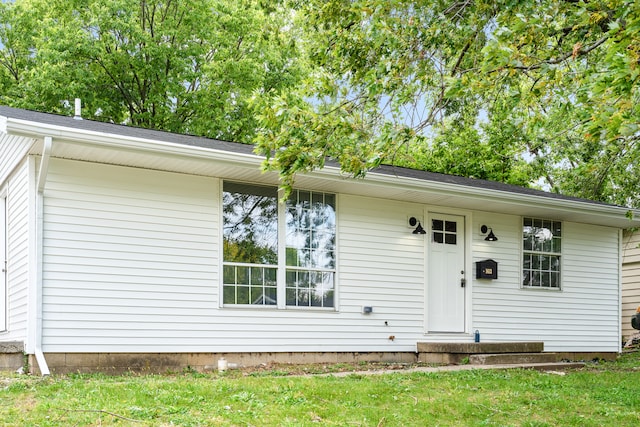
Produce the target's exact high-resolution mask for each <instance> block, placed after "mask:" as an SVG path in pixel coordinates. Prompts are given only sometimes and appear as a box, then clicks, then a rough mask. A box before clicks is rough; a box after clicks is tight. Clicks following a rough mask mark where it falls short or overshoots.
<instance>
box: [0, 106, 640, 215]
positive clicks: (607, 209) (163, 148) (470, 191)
mask: <svg viewBox="0 0 640 427" xmlns="http://www.w3.org/2000/svg"><path fill="white" fill-rule="evenodd" d="M0 125H2V126H1V127H2V129H0V130H3V131H5V132H6V133H10V134H14V135H20V136H27V137H32V138H33V137H35V138H43V137H45V136H51V137H53V138H60V139H62V140H64V141H66V142H72V143H77V144H82V145H100V146H103V147H111V148H121V149H126V150H134V151H136V150H140V151H151V152H158V153H161V154H164V155H179V156H183V157H190V158H202V159H212V160H219V161H224V162H228V163H231V164H236V165H242V166H245V167H260V165H261V163H262V162H263V160H264V157H262V156H259V155H257V154H246V153H238V152H230V151H226V150H221V149H215V148H210V147H199V146H194V145H182V144H179V143H172V142H165V141H159V140H157V139H150V138H139V137H132V136H128V135H122V134H117V133H104V132H97V131H91V130H86V129H74V128H70V127H68V126H60V125H53V124H47V123H41V122H35V121H31V120H24V119H15V118H11V117H2V118H0ZM307 175H308V176H312V177H318V178H324V179H327V178H329V179H333V180H336V181H338V180H339V181H344V180H345V179H347V178H346V177H345V175H344V174H343V173H342V172H341V170H340V168H339V167H336V166H325V167H324V168H323V169H320V170H316V171H313V172H310V173H307ZM365 180H366V183H368V184H376V185H382V186H393V187H400V186H402V187H403V188H408V189H413V190H420V191H425V190H426V191H434V192H437V193H441V194H447V195H456V196H459V197H466V198H473V199H478V200H485V201H486V202H487V203H490V202H491V201H495V202H501V203H510V204H514V205H519V206H527V205H531V204H533V203H535V204H536V205H537V206H541V207H546V208H551V209H553V208H555V209H558V208H559V209H561V210H568V209H572V210H574V211H576V210H579V211H580V212H582V213H585V214H590V215H596V216H601V217H609V218H611V217H614V218H616V219H620V217H621V216H626V215H627V214H628V212H631V213H632V214H633V220H629V227H634V226H638V225H640V210H638V209H632V208H626V207H621V206H614V205H606V204H598V203H592V202H589V201H581V200H574V199H571V200H566V199H559V198H551V197H546V196H544V195H535V194H519V193H516V192H508V191H503V190H496V189H485V188H481V187H474V186H469V185H464V184H451V183H446V182H438V181H431V180H421V179H417V178H413V177H405V176H403V177H398V176H395V175H387V174H384V173H377V172H375V171H371V172H369V173H367V175H366V178H365ZM634 222H635V223H634Z"/></svg>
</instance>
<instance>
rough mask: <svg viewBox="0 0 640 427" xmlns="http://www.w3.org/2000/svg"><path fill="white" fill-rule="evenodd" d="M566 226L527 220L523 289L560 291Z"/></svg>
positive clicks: (524, 231) (540, 220)
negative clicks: (563, 229)
mask: <svg viewBox="0 0 640 427" xmlns="http://www.w3.org/2000/svg"><path fill="white" fill-rule="evenodd" d="M561 224H562V223H561V222H559V221H550V220H542V219H533V218H524V222H523V230H522V231H523V232H522V235H523V250H524V253H523V268H522V270H523V271H522V273H523V278H522V284H523V286H531V287H543V288H559V287H560V254H561V251H562V225H561Z"/></svg>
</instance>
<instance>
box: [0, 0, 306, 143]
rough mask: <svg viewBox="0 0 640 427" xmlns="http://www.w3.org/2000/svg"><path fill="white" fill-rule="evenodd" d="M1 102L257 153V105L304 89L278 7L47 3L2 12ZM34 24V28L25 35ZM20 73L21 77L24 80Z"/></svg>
mask: <svg viewBox="0 0 640 427" xmlns="http://www.w3.org/2000/svg"><path fill="white" fill-rule="evenodd" d="M0 19H2V22H3V23H4V27H2V26H1V25H0V28H5V29H6V31H5V32H4V33H3V32H1V31H0V42H2V48H0V55H4V57H5V58H7V60H8V59H10V58H12V57H16V58H24V59H23V60H20V61H19V62H18V61H13V62H9V61H7V62H6V63H2V61H1V59H0V70H1V71H2V72H3V73H0V76H2V75H4V76H5V78H3V79H2V78H1V77H0V83H2V84H3V86H2V88H3V89H4V90H3V91H2V93H3V94H5V96H4V98H3V100H2V101H3V103H5V104H9V105H14V106H19V107H25V108H35V109H38V110H45V111H50V112H57V113H62V114H70V113H71V108H72V107H71V106H72V104H73V101H72V100H73V98H75V97H79V98H82V100H83V104H84V111H85V114H86V115H88V116H92V117H93V118H96V119H99V120H106V121H113V122H116V123H123V122H126V123H130V124H133V125H136V126H143V127H148V128H157V129H163V130H169V131H174V132H184V133H192V134H199V135H206V136H211V137H215V138H223V139H231V140H235V141H240V142H250V141H251V140H252V138H253V135H254V133H255V130H256V129H255V128H256V122H255V120H254V119H253V116H252V114H250V113H249V112H248V99H249V98H250V97H251V95H252V93H253V92H254V91H256V90H269V89H281V88H282V87H284V86H290V85H292V84H294V83H295V82H297V81H298V79H300V78H301V76H302V74H301V68H300V67H299V66H298V63H297V60H296V54H297V46H296V44H295V40H294V39H293V38H292V37H291V34H290V33H288V32H287V30H286V27H287V23H288V20H289V14H288V13H287V11H286V10H285V9H283V8H282V7H281V6H280V4H279V3H275V4H271V5H269V6H264V7H263V6H262V5H261V2H259V1H257V0H242V1H237V2H226V1H220V0H205V1H195V0H185V1H179V2H178V1H159V0H145V1H141V0H140V1H125V0H108V1H104V0H89V1H65V2H59V1H54V2H51V1H45V0H18V1H16V2H15V3H12V4H3V5H2V15H1V16H0ZM25 24H26V25H25ZM15 70H17V71H15Z"/></svg>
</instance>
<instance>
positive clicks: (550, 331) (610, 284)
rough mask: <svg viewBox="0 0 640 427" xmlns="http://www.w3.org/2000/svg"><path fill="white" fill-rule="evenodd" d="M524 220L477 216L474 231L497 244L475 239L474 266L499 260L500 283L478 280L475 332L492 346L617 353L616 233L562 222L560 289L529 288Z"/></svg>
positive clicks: (475, 290)
mask: <svg viewBox="0 0 640 427" xmlns="http://www.w3.org/2000/svg"><path fill="white" fill-rule="evenodd" d="M521 221H522V219H521V217H519V216H508V215H497V214H495V213H476V214H475V215H474V227H473V229H474V231H477V230H479V229H480V226H481V225H482V224H487V225H490V226H493V230H494V232H495V234H496V235H497V236H498V238H499V240H498V241H497V242H486V241H484V239H483V237H484V236H480V235H474V237H475V239H474V248H473V252H474V262H475V261H478V260H482V259H486V258H492V259H494V260H495V261H497V262H498V268H499V275H498V279H497V280H475V281H474V294H473V311H474V321H473V327H474V329H478V330H479V331H480V333H481V336H482V339H483V340H485V339H486V340H488V341H510V340H512V341H544V343H545V350H546V351H569V352H582V351H605V352H607V351H609V352H615V351H619V348H620V339H619V332H618V330H619V325H618V319H619V317H618V316H619V304H620V301H619V285H618V278H619V261H618V253H619V243H618V230H617V229H614V228H608V227H600V226H590V225H585V224H578V223H572V222H568V221H565V222H563V223H562V227H563V229H562V258H561V277H562V290H561V291H556V290H551V289H524V288H522V287H521V286H520V280H521V279H520V277H521V268H522V260H521V257H522V255H521V238H522V237H521V236H522V222H521Z"/></svg>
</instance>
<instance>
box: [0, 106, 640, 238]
mask: <svg viewBox="0 0 640 427" xmlns="http://www.w3.org/2000/svg"><path fill="white" fill-rule="evenodd" d="M0 131H4V132H5V133H7V134H12V135H20V136H25V137H30V138H36V139H37V140H38V142H37V143H36V144H34V146H33V147H32V151H31V153H32V154H41V152H42V142H41V140H42V138H44V136H51V137H52V138H53V140H54V144H53V151H52V154H51V157H52V158H62V159H71V160H83V161H91V162H98V163H106V164H113V165H120V166H129V167H139V168H147V169H154V170H163V171H170V172H176V173H189V174H194V175H203V176H213V177H221V178H226V179H234V180H242V181H248V182H260V183H265V184H274V185H275V184H277V183H278V176H277V174H276V173H273V172H270V173H263V172H262V171H261V163H262V160H263V159H262V158H261V157H260V156H257V155H255V154H253V153H251V152H250V151H249V150H247V152H244V153H241V152H235V151H227V150H220V149H214V148H209V147H201V146H197V145H185V144H180V143H172V142H167V141H160V140H155V139H146V138H138V137H131V136H127V135H121V134H117V133H104V132H95V131H91V130H86V129H76V128H72V127H68V126H58V125H53V124H47V123H40V122H37V121H30V120H22V119H15V118H11V117H8V118H7V117H2V118H1V119H0ZM478 183H482V181H478ZM296 185H297V186H298V187H300V188H305V189H310V190H322V191H331V192H336V193H341V194H347V195H349V194H351V195H360V196H368V197H379V198H385V199H391V200H398V201H402V202H412V203H416V204H420V205H428V206H430V207H432V208H433V209H437V208H438V207H441V208H442V209H446V208H456V209H466V210H480V211H486V212H496V213H505V214H513V215H525V216H534V217H544V218H553V219H559V220H565V221H574V222H581V223H588V224H596V225H603V226H612V227H618V228H632V227H640V210H630V209H627V208H624V207H618V206H612V205H606V204H599V203H592V202H589V201H582V200H575V199H568V198H558V197H550V195H546V194H545V193H537V194H523V193H519V192H510V191H503V190H496V189H495V188H483V187H482V186H468V185H460V184H451V183H447V182H439V181H433V180H424V179H417V178H412V177H407V176H397V175H393V174H388V173H377V172H370V173H368V174H367V176H366V178H364V179H353V178H350V177H348V176H345V175H343V174H342V173H341V172H340V170H339V168H337V167H335V166H326V167H325V168H324V169H322V170H318V171H315V172H313V173H309V174H304V175H302V174H301V175H298V176H297V177H296ZM629 212H632V213H633V217H634V219H633V220H630V219H629V218H628V217H627V215H628V213H629Z"/></svg>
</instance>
